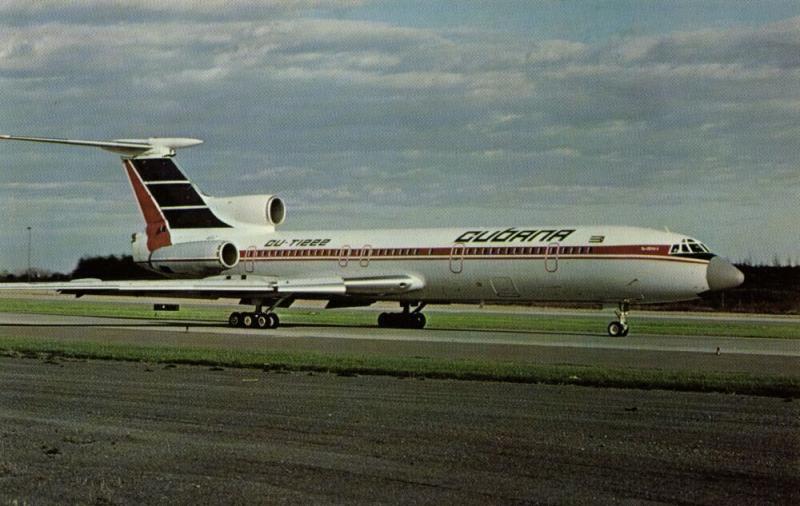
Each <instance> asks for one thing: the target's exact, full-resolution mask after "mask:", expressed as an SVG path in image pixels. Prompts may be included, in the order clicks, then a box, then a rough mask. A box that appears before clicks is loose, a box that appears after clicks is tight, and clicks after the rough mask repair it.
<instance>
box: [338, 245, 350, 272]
mask: <svg viewBox="0 0 800 506" xmlns="http://www.w3.org/2000/svg"><path fill="white" fill-rule="evenodd" d="M349 262H350V245H348V244H345V245H344V246H342V248H341V249H340V250H339V267H347V264H348V263H349Z"/></svg>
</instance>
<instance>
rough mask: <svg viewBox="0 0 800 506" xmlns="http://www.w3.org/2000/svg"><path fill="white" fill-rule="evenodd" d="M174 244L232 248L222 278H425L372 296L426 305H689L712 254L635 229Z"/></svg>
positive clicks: (242, 238) (241, 237) (425, 232)
mask: <svg viewBox="0 0 800 506" xmlns="http://www.w3.org/2000/svg"><path fill="white" fill-rule="evenodd" d="M182 239H183V240H187V241H188V240H192V239H193V240H199V239H204V240H213V239H224V240H227V241H231V242H233V243H234V244H236V245H237V247H238V249H239V253H240V258H239V262H238V264H237V265H236V267H234V268H233V269H230V270H228V271H226V272H224V274H226V275H252V276H256V275H257V276H265V277H275V278H326V277H342V278H345V279H357V278H362V277H363V278H367V277H370V278H372V277H381V276H392V275H400V274H402V275H412V276H414V277H416V278H419V279H420V280H422V281H423V283H422V285H423V287H422V288H421V289H419V290H415V291H411V292H408V293H403V294H394V295H392V294H386V295H385V296H381V297H379V298H380V299H383V300H400V301H425V302H432V303H435V302H480V301H576V302H619V301H620V300H630V301H639V302H643V303H655V302H665V301H677V300H687V299H693V298H696V297H697V296H698V294H699V293H702V292H705V291H707V290H708V289H709V286H708V283H707V281H706V268H707V265H708V263H709V260H708V257H709V256H712V255H710V254H706V255H689V254H683V255H680V254H673V253H674V251H672V252H671V250H672V248H674V245H676V244H679V243H680V242H681V241H685V240H686V239H687V237H686V236H683V235H679V234H675V233H670V232H662V231H658V230H652V229H645V228H635V227H597V226H578V227H569V226H555V227H540V226H531V227H508V228H502V227H471V228H443V229H398V230H370V231H363V230H362V231H355V230H354V231H280V232H272V231H270V232H268V233H264V232H260V233H259V232H256V231H254V230H252V229H251V230H249V231H248V230H246V229H236V230H227V231H225V232H224V235H223V234H220V235H208V234H207V235H205V236H203V237H202V238H200V237H196V236H195V237H192V236H190V235H187V236H185V237H183V238H182ZM678 253H680V251H679V252H678ZM703 257H705V258H703Z"/></svg>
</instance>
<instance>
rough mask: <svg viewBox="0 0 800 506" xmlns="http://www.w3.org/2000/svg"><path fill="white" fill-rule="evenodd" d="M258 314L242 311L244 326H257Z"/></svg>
mask: <svg viewBox="0 0 800 506" xmlns="http://www.w3.org/2000/svg"><path fill="white" fill-rule="evenodd" d="M255 326H256V315H255V314H253V313H242V327H255Z"/></svg>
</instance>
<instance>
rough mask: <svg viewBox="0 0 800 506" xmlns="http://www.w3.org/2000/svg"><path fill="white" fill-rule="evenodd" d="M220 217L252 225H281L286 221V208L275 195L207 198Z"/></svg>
mask: <svg viewBox="0 0 800 506" xmlns="http://www.w3.org/2000/svg"><path fill="white" fill-rule="evenodd" d="M206 201H207V202H208V204H209V206H211V208H212V209H214V211H216V212H218V213H219V214H220V215H222V216H224V217H226V218H229V219H231V220H234V221H238V222H240V223H247V224H251V225H262V226H263V225H270V226H275V225H280V224H281V223H283V221H284V220H285V219H286V206H285V205H284V203H283V200H282V199H280V198H279V197H276V196H275V195H240V196H235V197H206Z"/></svg>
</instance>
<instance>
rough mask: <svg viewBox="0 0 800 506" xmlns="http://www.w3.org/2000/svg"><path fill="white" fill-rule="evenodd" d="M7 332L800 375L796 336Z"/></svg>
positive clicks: (58, 325) (0, 318) (43, 327)
mask: <svg viewBox="0 0 800 506" xmlns="http://www.w3.org/2000/svg"><path fill="white" fill-rule="evenodd" d="M698 325H702V321H699V320H698ZM0 336H19V337H39V338H42V339H50V340H52V339H56V340H58V339H65V340H73V341H74V340H90V341H93V342H106V343H110V342H117V343H126V344H159V345H172V346H183V347H186V346H191V347H210V348H235V349H237V350H255V351H263V350H264V349H270V350H282V351H292V350H303V351H318V352H321V353H339V354H381V355H390V356H400V357H404V356H407V357H418V356H426V357H427V356H430V357H436V358H453V359H469V358H480V359H495V360H505V361H511V360H513V361H517V362H520V363H537V364H573V365H601V366H613V367H643V368H646V367H655V368H659V369H664V370H670V369H673V370H696V371H703V372H707V371H718V372H749V373H769V374H782V375H789V376H800V340H796V339H766V338H738V337H696V336H695V337H687V336H678V335H671V336H661V335H631V336H628V337H626V338H620V337H609V336H607V335H605V334H601V333H597V334H590V335H587V334H577V333H576V334H566V333H556V332H535V331H524V332H521V331H504V330H450V329H423V330H412V329H381V328H377V327H373V326H360V327H359V326H332V325H328V326H323V325H308V324H304V325H284V326H282V327H280V328H278V329H274V330H256V329H243V328H231V327H228V326H226V325H225V324H224V323H221V322H220V323H213V322H211V323H209V322H196V321H181V320H147V319H125V318H100V317H87V316H54V315H29V314H16V313H0ZM717 350H719V351H717Z"/></svg>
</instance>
